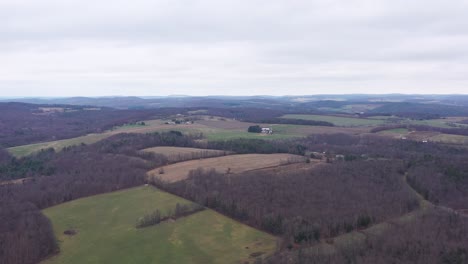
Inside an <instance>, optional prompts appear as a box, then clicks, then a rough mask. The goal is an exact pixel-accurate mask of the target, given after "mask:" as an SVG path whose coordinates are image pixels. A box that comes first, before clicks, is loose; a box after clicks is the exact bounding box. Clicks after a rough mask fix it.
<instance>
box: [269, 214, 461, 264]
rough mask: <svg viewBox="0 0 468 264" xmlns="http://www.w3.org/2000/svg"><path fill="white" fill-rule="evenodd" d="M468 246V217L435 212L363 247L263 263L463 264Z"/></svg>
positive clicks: (291, 254)
mask: <svg viewBox="0 0 468 264" xmlns="http://www.w3.org/2000/svg"><path fill="white" fill-rule="evenodd" d="M467 245H468V217H466V216H465V217H464V216H461V215H456V214H453V213H447V212H446V211H443V210H438V209H433V210H431V211H430V212H428V213H427V214H425V215H424V216H422V217H420V218H418V219H414V220H413V221H410V222H407V223H405V224H403V225H393V226H392V227H391V228H390V229H388V230H387V231H385V232H384V233H382V234H380V235H378V236H373V235H368V236H367V238H366V240H365V242H364V243H344V244H343V245H342V246H338V245H337V246H336V247H337V249H339V250H336V251H334V252H328V253H327V252H320V250H318V249H314V248H311V249H300V250H298V251H282V252H278V253H277V254H276V255H274V256H272V257H271V258H269V259H268V260H266V261H264V263H266V264H279V263H281V264H293V263H294V264H296V263H297V264H302V263H304V264H305V263H307V264H314V263H317V264H319V263H320V264H332V263H359V264H374V263H402V264H441V263H442V264H464V263H468V248H467ZM260 263H261V262H260Z"/></svg>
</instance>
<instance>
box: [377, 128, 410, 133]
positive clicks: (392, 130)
mask: <svg viewBox="0 0 468 264" xmlns="http://www.w3.org/2000/svg"><path fill="white" fill-rule="evenodd" d="M408 132H409V130H408V129H406V128H394V129H388V130H384V131H382V132H381V133H390V134H407V133H408Z"/></svg>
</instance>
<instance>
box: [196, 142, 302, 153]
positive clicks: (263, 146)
mask: <svg viewBox="0 0 468 264" xmlns="http://www.w3.org/2000/svg"><path fill="white" fill-rule="evenodd" d="M204 147H205V148H209V149H219V150H224V151H231V152H235V153H237V154H247V153H261V154H271V153H291V154H298V155H304V153H305V147H304V146H303V145H301V144H298V143H297V142H295V141H294V140H263V139H244V138H239V139H231V140H224V141H209V142H207V143H206V145H205V146H204Z"/></svg>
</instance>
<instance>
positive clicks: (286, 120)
mask: <svg viewBox="0 0 468 264" xmlns="http://www.w3.org/2000/svg"><path fill="white" fill-rule="evenodd" d="M256 122H258V123H264V124H286V125H303V126H335V125H334V124H333V123H330V122H327V121H317V120H304V119H292V118H278V117H276V118H269V119H259V120H256Z"/></svg>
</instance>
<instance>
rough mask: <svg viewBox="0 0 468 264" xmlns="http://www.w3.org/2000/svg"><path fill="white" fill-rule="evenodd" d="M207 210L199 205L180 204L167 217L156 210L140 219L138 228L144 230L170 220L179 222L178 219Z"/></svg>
mask: <svg viewBox="0 0 468 264" xmlns="http://www.w3.org/2000/svg"><path fill="white" fill-rule="evenodd" d="M203 210H205V207H203V206H201V205H199V204H195V203H192V204H179V203H177V204H176V206H175V208H174V210H171V211H169V213H168V214H167V215H165V216H162V215H161V211H159V210H156V211H154V212H152V213H150V214H147V215H144V216H143V217H141V218H140V219H138V222H137V224H136V225H135V227H136V228H144V227H148V226H153V225H157V224H159V223H161V222H164V221H167V220H169V219H172V220H177V219H178V218H181V217H185V216H188V215H191V214H194V213H197V212H200V211H203Z"/></svg>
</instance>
